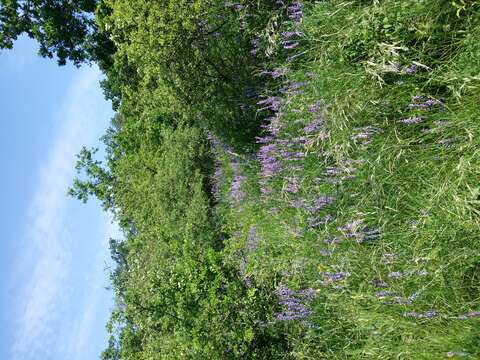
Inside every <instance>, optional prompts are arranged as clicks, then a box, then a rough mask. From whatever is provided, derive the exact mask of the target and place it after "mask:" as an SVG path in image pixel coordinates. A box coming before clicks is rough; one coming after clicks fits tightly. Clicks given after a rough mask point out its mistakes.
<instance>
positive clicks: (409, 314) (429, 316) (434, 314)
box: [403, 310, 438, 319]
mask: <svg viewBox="0 0 480 360" xmlns="http://www.w3.org/2000/svg"><path fill="white" fill-rule="evenodd" d="M403 316H404V317H409V318H416V319H433V318H435V317H437V316H438V312H437V311H435V310H429V311H425V312H423V313H418V312H406V313H403Z"/></svg>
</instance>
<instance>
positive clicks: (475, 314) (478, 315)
mask: <svg viewBox="0 0 480 360" xmlns="http://www.w3.org/2000/svg"><path fill="white" fill-rule="evenodd" d="M456 318H457V319H458V320H466V319H473V318H480V311H470V312H468V313H465V314H462V315H459V316H457V317H456Z"/></svg>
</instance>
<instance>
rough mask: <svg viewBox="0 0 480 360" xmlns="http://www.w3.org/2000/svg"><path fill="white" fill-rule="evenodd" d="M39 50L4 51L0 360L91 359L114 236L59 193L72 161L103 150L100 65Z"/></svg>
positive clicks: (23, 44)
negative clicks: (64, 60) (84, 150)
mask: <svg viewBox="0 0 480 360" xmlns="http://www.w3.org/2000/svg"><path fill="white" fill-rule="evenodd" d="M36 52H37V46H36V44H35V43H34V42H33V41H31V40H28V39H20V40H19V41H18V42H17V43H16V46H15V48H14V50H11V51H1V52H0V121H1V127H0V165H1V169H2V172H1V176H0V199H1V201H0V226H1V228H2V236H1V241H0V291H1V292H0V306H1V311H0V324H2V326H1V327H0V359H12V360H31V359H35V360H37V359H38V360H57V359H59V360H60V359H61V360H65V359H69V360H77V359H78V360H89V359H97V358H98V357H99V353H100V352H101V350H102V349H103V348H104V347H105V345H106V342H107V335H106V332H105V323H106V321H107V319H108V315H109V312H110V310H111V307H112V305H113V303H112V294H111V293H110V292H109V291H107V290H106V289H105V287H107V286H108V271H107V270H106V266H107V265H108V264H109V253H108V245H107V243H108V242H107V241H108V238H109V237H118V236H119V233H118V229H117V228H116V226H115V224H113V223H112V222H111V221H110V219H109V217H108V215H107V214H104V213H103V212H102V211H101V209H100V206H99V204H98V203H97V202H95V201H91V202H90V203H88V204H86V205H85V204H82V203H80V202H78V201H76V200H74V199H70V198H68V197H66V195H65V194H66V191H67V188H68V186H69V185H70V184H71V182H72V179H73V177H74V176H75V172H74V165H75V155H76V154H77V153H78V152H79V150H80V149H81V147H82V146H83V145H86V146H99V141H98V138H99V137H100V136H101V135H102V134H103V133H104V131H105V129H106V128H107V126H108V124H109V120H110V118H111V116H112V115H113V114H112V111H111V107H110V104H109V103H108V102H106V101H105V100H104V99H103V95H102V93H101V90H100V87H99V84H98V82H99V80H100V79H101V75H100V73H99V71H98V70H97V69H96V68H94V67H82V68H80V69H77V68H75V67H73V66H70V65H67V66H64V67H58V66H57V65H56V63H55V61H53V60H45V59H42V58H40V57H38V56H37V55H36Z"/></svg>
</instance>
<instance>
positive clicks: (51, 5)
mask: <svg viewBox="0 0 480 360" xmlns="http://www.w3.org/2000/svg"><path fill="white" fill-rule="evenodd" d="M97 5H98V0H30V1H22V0H0V48H2V49H11V48H12V47H13V43H14V42H15V40H16V39H17V38H18V37H19V36H20V35H22V34H26V35H27V36H29V37H30V38H32V39H35V40H37V41H38V43H39V45H40V49H39V54H40V55H41V56H43V57H47V58H53V57H54V56H56V58H57V61H58V64H59V65H65V64H66V62H67V60H70V61H72V62H73V63H74V64H75V65H77V66H78V65H80V64H81V63H82V62H85V61H96V60H98V59H100V61H101V62H102V64H100V65H101V67H102V65H103V66H106V65H108V64H109V60H108V59H109V58H110V55H111V54H112V53H113V52H114V46H113V43H112V42H111V41H110V40H109V38H108V36H106V34H104V33H100V32H99V31H98V28H97V26H96V24H95V16H94V15H95V10H96V8H97Z"/></svg>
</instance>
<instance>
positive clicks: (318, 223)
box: [310, 214, 335, 228]
mask: <svg viewBox="0 0 480 360" xmlns="http://www.w3.org/2000/svg"><path fill="white" fill-rule="evenodd" d="M334 219H335V218H334V217H333V215H330V214H327V215H325V216H324V217H322V218H320V219H318V220H315V219H312V220H311V221H310V227H311V228H317V227H319V226H321V225H325V224H326V223H328V222H330V221H333V220H334Z"/></svg>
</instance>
